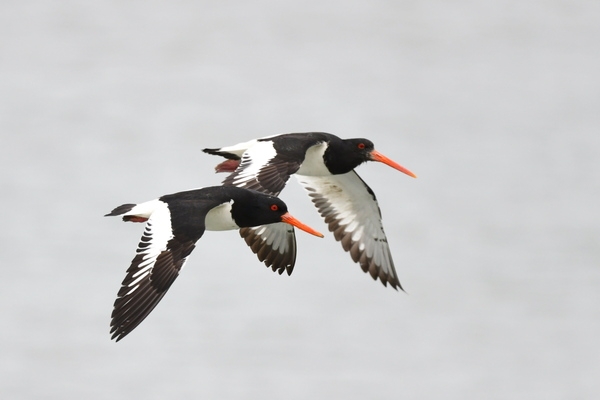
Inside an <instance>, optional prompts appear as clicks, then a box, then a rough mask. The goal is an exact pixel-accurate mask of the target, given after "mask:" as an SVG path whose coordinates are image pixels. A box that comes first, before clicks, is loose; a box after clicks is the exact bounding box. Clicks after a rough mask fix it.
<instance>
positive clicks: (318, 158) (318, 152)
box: [296, 143, 331, 176]
mask: <svg viewBox="0 0 600 400" xmlns="http://www.w3.org/2000/svg"><path fill="white" fill-rule="evenodd" d="M325 150H327V143H319V144H317V145H315V146H313V147H311V148H309V149H308V151H307V152H306V157H305V158H304V162H303V163H302V165H301V166H300V169H298V171H297V172H296V173H297V174H298V175H305V176H328V175H331V172H329V170H328V169H327V167H326V166H325V161H324V160H323V154H325Z"/></svg>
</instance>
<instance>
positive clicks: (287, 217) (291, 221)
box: [281, 212, 324, 237]
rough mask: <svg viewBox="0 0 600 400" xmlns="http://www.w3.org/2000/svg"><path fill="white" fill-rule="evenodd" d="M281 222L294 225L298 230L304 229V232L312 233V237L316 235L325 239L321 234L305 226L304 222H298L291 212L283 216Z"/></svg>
mask: <svg viewBox="0 0 600 400" xmlns="http://www.w3.org/2000/svg"><path fill="white" fill-rule="evenodd" d="M281 221H282V222H285V223H286V224H290V225H293V226H295V227H296V228H298V229H302V230H303V231H304V232H307V233H310V234H311V235H315V236H318V237H324V236H323V234H322V233H321V232H317V231H315V230H314V229H313V228H311V227H310V226H308V225H305V224H303V223H302V222H300V221H298V220H297V219H296V218H294V217H292V216H291V214H290V213H289V212H287V213H285V214H283V215H282V216H281Z"/></svg>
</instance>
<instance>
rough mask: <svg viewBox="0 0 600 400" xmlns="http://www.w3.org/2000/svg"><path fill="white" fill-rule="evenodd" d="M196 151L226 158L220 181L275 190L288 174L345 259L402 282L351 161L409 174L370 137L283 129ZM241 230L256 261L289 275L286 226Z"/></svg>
mask: <svg viewBox="0 0 600 400" xmlns="http://www.w3.org/2000/svg"><path fill="white" fill-rule="evenodd" d="M203 151H204V152H205V153H208V154H213V155H218V156H222V157H225V158H226V160H225V161H223V162H222V163H220V164H219V165H217V166H216V167H215V170H216V172H231V174H230V175H228V176H227V177H226V178H225V180H224V181H223V185H225V186H236V187H243V188H247V189H252V190H257V191H259V192H263V193H268V194H271V195H274V196H277V195H279V193H280V192H281V191H282V190H283V188H284V187H285V185H286V183H287V181H288V179H289V177H290V176H291V175H295V176H296V178H297V180H298V182H300V184H301V185H302V186H303V187H304V189H306V191H307V192H308V194H309V196H310V197H311V199H312V202H313V203H314V205H315V206H316V207H317V209H318V211H319V213H320V214H321V216H322V217H323V218H324V219H325V222H326V223H327V224H328V227H329V230H330V231H331V232H333V234H334V237H335V239H336V240H338V241H339V242H341V244H342V247H343V248H344V250H345V251H347V252H349V253H350V256H351V257H352V260H353V261H354V262H356V263H359V264H360V266H361V268H362V270H363V271H364V272H368V273H369V274H370V275H371V276H372V277H373V279H375V280H377V279H379V280H380V281H381V283H383V285H384V286H387V284H388V283H389V284H390V285H391V286H392V287H393V288H394V289H396V290H398V289H402V286H401V285H400V282H399V280H398V275H397V273H396V270H395V268H394V262H393V260H392V255H391V252H390V248H389V245H388V242H387V238H386V235H385V232H384V230H383V224H382V220H381V210H380V209H379V205H378V203H377V198H376V197H375V193H374V192H373V191H372V190H371V188H370V187H369V186H368V185H367V184H366V183H365V182H364V181H363V180H362V179H361V178H360V177H359V176H358V174H357V173H356V172H355V171H354V168H356V167H358V166H359V165H360V164H362V163H364V162H367V161H378V162H381V163H384V164H386V165H388V166H390V167H392V168H394V169H396V170H398V171H400V172H403V173H405V174H407V175H409V176H411V177H413V178H416V175H415V174H414V173H412V172H411V171H409V170H408V169H406V168H404V167H403V166H401V165H399V164H398V163H396V162H394V161H392V160H391V159H389V158H388V157H386V156H384V155H383V154H381V153H380V152H379V151H377V150H375V147H374V145H373V142H371V141H370V140H368V139H341V138H339V137H337V136H335V135H332V134H330V133H324V132H308V133H288V134H281V135H275V136H269V137H265V138H261V139H254V140H250V141H248V142H244V143H239V144H235V145H233V146H227V147H221V148H211V149H204V150H203ZM240 234H241V236H242V237H243V238H244V240H245V241H246V243H247V244H248V245H249V246H250V248H251V249H252V251H253V252H254V253H256V254H257V256H258V258H259V260H260V261H265V263H266V264H267V266H272V268H273V270H274V271H275V270H277V271H278V272H279V273H282V272H283V270H284V269H285V270H287V272H288V274H291V272H292V270H293V267H294V262H295V254H296V242H295V237H294V230H293V228H292V227H289V226H287V227H286V226H284V225H283V224H272V225H269V226H266V227H264V226H260V227H252V228H244V229H241V230H240ZM282 254H284V256H282ZM292 255H293V256H292ZM282 260H283V261H285V262H282ZM286 263H287V264H286Z"/></svg>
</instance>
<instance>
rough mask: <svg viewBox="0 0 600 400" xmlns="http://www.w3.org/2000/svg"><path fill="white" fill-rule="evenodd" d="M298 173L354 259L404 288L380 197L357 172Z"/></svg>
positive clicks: (370, 271) (372, 274) (299, 179)
mask: <svg viewBox="0 0 600 400" xmlns="http://www.w3.org/2000/svg"><path fill="white" fill-rule="evenodd" d="M296 177H297V178H298V181H299V182H300V184H301V185H302V186H303V187H304V188H305V189H306V190H307V191H308V194H309V196H310V197H311V199H312V201H313V203H314V204H315V206H316V207H317V209H318V210H319V213H320V214H321V216H322V217H323V218H324V219H325V222H326V223H327V224H328V225H329V230H330V231H331V232H333V234H334V236H335V239H336V240H337V241H339V242H341V244H342V247H343V248H344V250H345V251H347V252H349V253H350V256H351V257H352V260H353V261H354V262H356V263H359V264H360V266H361V268H362V270H363V271H364V272H368V273H369V274H370V275H371V277H373V279H379V280H380V281H381V283H383V285H384V286H387V284H388V283H389V284H390V285H391V286H392V287H393V288H394V289H402V286H401V285H400V282H399V280H398V275H397V273H396V269H395V268H394V261H393V260H392V255H391V252H390V248H389V246H388V242H387V237H386V235H385V232H384V230H383V225H382V221H381V211H380V210H379V205H378V204H377V199H376V198H375V194H374V193H373V191H372V190H371V189H370V188H369V187H368V186H367V184H366V183H365V182H364V181H363V180H362V179H361V178H360V177H359V176H358V175H357V174H356V172H354V171H351V172H348V173H346V174H342V175H331V176H304V175H296Z"/></svg>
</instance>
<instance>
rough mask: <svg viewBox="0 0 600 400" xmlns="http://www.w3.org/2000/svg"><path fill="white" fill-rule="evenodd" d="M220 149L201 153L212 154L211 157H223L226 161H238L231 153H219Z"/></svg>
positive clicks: (205, 150) (206, 150)
mask: <svg viewBox="0 0 600 400" xmlns="http://www.w3.org/2000/svg"><path fill="white" fill-rule="evenodd" d="M220 150H221V149H202V151H203V152H205V153H207V154H212V155H213V156H221V157H225V158H226V159H228V160H239V159H240V158H239V157H238V156H237V155H235V154H232V153H227V152H225V151H220Z"/></svg>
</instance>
